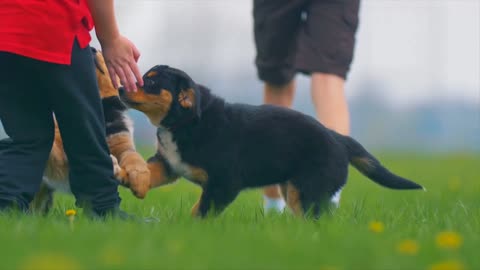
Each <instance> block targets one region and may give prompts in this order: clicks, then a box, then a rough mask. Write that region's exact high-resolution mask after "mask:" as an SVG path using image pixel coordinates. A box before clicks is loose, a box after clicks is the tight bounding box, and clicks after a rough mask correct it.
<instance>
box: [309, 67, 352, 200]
mask: <svg viewBox="0 0 480 270" xmlns="http://www.w3.org/2000/svg"><path fill="white" fill-rule="evenodd" d="M311 95H312V101H313V104H314V106H315V109H316V111H317V118H318V120H319V121H320V122H321V123H322V124H323V125H325V126H326V127H328V128H330V129H333V130H335V131H336V132H338V133H340V134H343V135H349V134H350V115H349V111H348V104H347V99H346V96H345V80H344V79H343V78H341V77H339V76H336V75H333V74H325V73H313V74H312V88H311ZM340 193H341V190H340V191H338V192H337V193H336V194H335V195H334V196H333V197H332V202H333V203H334V204H336V205H337V206H338V204H339V202H340Z"/></svg>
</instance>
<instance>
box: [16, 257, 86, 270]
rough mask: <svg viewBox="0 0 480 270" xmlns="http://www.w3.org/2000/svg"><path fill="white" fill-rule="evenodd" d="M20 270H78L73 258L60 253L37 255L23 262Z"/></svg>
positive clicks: (78, 267) (78, 266)
mask: <svg viewBox="0 0 480 270" xmlns="http://www.w3.org/2000/svg"><path fill="white" fill-rule="evenodd" d="M19 269H20V270H80V269H81V267H80V265H79V264H78V262H76V261H75V260H74V259H73V258H71V257H68V256H66V255H64V254H60V253H45V254H37V255H34V256H31V257H28V258H26V259H25V260H23V262H22V264H21V265H20V267H19Z"/></svg>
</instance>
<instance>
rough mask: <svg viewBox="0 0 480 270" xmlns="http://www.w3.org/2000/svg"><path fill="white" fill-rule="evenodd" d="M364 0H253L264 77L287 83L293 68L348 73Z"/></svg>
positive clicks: (258, 62) (258, 61) (259, 62)
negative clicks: (359, 13)
mask: <svg viewBox="0 0 480 270" xmlns="http://www.w3.org/2000/svg"><path fill="white" fill-rule="evenodd" d="M359 2H360V0H254V7H253V17H254V33H255V45H256V49H257V56H256V59H255V64H256V66H257V69H258V76H259V78H260V79H261V80H263V81H265V82H268V83H271V84H274V85H284V84H286V83H288V82H289V81H291V80H292V79H293V77H294V76H295V73H297V72H301V73H304V74H311V73H313V72H322V73H329V74H335V75H338V76H340V77H342V78H344V79H346V77H347V73H348V71H349V69H350V65H351V62H352V59H353V51H354V47H355V34H356V31H357V26H358V11H359Z"/></svg>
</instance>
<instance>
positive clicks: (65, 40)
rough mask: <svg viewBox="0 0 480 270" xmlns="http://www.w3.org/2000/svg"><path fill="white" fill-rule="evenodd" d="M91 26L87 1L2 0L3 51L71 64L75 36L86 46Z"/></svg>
mask: <svg viewBox="0 0 480 270" xmlns="http://www.w3.org/2000/svg"><path fill="white" fill-rule="evenodd" d="M92 29H93V19H92V16H91V14H90V10H89V8H88V5H87V3H86V0H6V1H3V0H0V51H4V52H10V53H15V54H19V55H22V56H26V57H29V58H34V59H37V60H41V61H45V62H51V63H56V64H67V65H69V64H70V60H71V53H72V47H73V43H74V40H75V37H76V38H77V40H78V42H79V45H80V47H81V48H85V47H86V46H87V45H88V44H89V43H90V40H91V37H90V30H92Z"/></svg>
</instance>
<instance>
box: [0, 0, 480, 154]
mask: <svg viewBox="0 0 480 270" xmlns="http://www.w3.org/2000/svg"><path fill="white" fill-rule="evenodd" d="M116 9H117V19H118V20H119V23H120V29H121V31H122V33H123V34H124V35H126V36H127V37H128V38H130V39H131V40H132V41H133V42H134V43H135V44H136V45H137V47H138V48H139V49H140V51H141V53H142V56H141V58H140V61H139V65H140V69H141V71H142V73H143V72H145V71H147V70H148V69H149V68H150V67H151V66H153V65H156V64H167V65H170V66H174V67H178V68H180V69H183V70H185V71H186V72H187V73H189V74H190V75H191V76H192V77H193V78H194V80H196V81H197V82H199V83H202V84H204V85H207V86H208V87H209V88H211V89H212V90H213V92H214V93H217V94H218V95H220V96H222V97H224V98H225V99H226V100H228V101H231V102H244V103H249V104H261V103H262V98H263V92H262V84H261V82H260V81H259V80H258V78H257V76H256V69H255V66H254V58H255V50H254V49H255V48H254V43H253V26H252V1H251V0H136V1H128V0H123V1H122V0H117V1H116ZM92 36H93V37H94V36H95V35H94V33H92ZM92 45H93V46H95V47H97V48H100V47H99V45H98V42H97V41H96V40H94V41H93V42H92ZM479 74H480V1H478V0H450V1H449V0H430V1H429V0H361V7H360V24H359V29H358V33H357V44H356V51H355V56H354V60H353V65H352V69H351V72H350V74H349V78H348V80H347V96H348V101H349V105H350V113H351V119H352V135H353V137H355V138H357V139H358V140H359V141H361V142H362V143H363V144H364V145H365V146H366V147H368V148H370V149H371V150H376V151H391V150H392V151H407V152H472V151H473V152H480V75H479ZM297 79H298V90H297V95H296V98H295V102H294V109H296V110H299V111H302V112H304V113H307V114H310V115H312V116H314V115H315V113H314V109H313V105H312V103H311V102H310V89H309V81H308V80H307V78H306V77H304V76H302V75H298V76H297ZM129 114H130V115H131V117H132V118H133V119H134V122H135V139H136V143H137V145H138V146H139V147H148V148H150V147H153V145H154V136H153V135H154V128H153V127H152V126H151V125H150V123H149V122H148V121H147V119H146V118H145V117H144V116H143V115H142V114H140V113H137V112H134V111H131V112H129ZM0 136H5V134H4V132H3V130H2V129H1V128H0Z"/></svg>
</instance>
